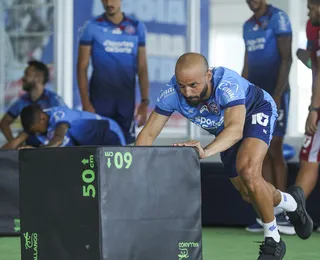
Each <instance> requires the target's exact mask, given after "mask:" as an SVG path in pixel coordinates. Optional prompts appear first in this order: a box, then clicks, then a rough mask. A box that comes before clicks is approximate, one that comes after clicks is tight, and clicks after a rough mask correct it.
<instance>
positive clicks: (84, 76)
mask: <svg viewBox="0 0 320 260" xmlns="http://www.w3.org/2000/svg"><path fill="white" fill-rule="evenodd" d="M92 40H93V37H92V35H91V30H90V22H88V23H86V24H85V25H84V27H83V28H82V32H81V35H80V44H79V52H78V62H77V79H78V86H79V93H80V97H81V102H82V109H83V110H86V111H89V112H93V113H94V112H95V109H94V107H93V105H92V104H91V101H90V98H89V93H88V89H89V84H88V67H89V63H90V57H91V44H92Z"/></svg>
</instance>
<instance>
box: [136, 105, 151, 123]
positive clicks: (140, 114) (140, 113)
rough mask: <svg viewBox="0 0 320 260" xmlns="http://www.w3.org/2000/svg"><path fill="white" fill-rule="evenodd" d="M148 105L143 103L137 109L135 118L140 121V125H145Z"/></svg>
mask: <svg viewBox="0 0 320 260" xmlns="http://www.w3.org/2000/svg"><path fill="white" fill-rule="evenodd" d="M147 113H148V106H147V105H146V104H144V103H141V104H140V105H139V107H138V109H137V112H136V115H135V118H136V120H137V121H138V127H141V126H143V125H144V124H145V123H146V121H147Z"/></svg>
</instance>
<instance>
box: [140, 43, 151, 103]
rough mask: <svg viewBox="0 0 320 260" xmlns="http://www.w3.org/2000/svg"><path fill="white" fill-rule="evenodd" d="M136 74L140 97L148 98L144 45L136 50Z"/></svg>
mask: <svg viewBox="0 0 320 260" xmlns="http://www.w3.org/2000/svg"><path fill="white" fill-rule="evenodd" d="M138 76H139V85H140V92H141V99H144V100H145V99H148V98H149V79H148V66H147V54H146V47H145V46H140V47H139V50H138Z"/></svg>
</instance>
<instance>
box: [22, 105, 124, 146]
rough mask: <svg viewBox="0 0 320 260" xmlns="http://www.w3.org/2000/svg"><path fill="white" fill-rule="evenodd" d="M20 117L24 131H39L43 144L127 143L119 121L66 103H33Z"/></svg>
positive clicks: (33, 132)
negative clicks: (66, 106) (72, 107)
mask: <svg viewBox="0 0 320 260" xmlns="http://www.w3.org/2000/svg"><path fill="white" fill-rule="evenodd" d="M20 117H21V123H22V126H23V128H24V131H25V132H26V133H28V134H33V135H36V136H37V137H38V138H39V140H40V141H41V142H42V143H43V145H42V146H41V147H57V146H66V145H70V144H68V142H72V143H73V144H74V145H76V146H82V145H114V146H118V145H121V146H124V145H126V143H125V138H124V135H123V132H122V129H121V128H120V127H119V125H118V124H117V123H116V122H115V121H114V120H112V119H109V118H105V117H101V116H99V115H97V114H94V113H90V112H86V111H79V110H73V109H69V108H65V107H54V108H51V109H45V110H43V109H42V108H41V107H40V106H38V105H31V106H28V107H25V108H24V109H23V110H22V112H21V114H20ZM44 136H46V137H44ZM24 148H28V147H24ZM29 148H30V146H29Z"/></svg>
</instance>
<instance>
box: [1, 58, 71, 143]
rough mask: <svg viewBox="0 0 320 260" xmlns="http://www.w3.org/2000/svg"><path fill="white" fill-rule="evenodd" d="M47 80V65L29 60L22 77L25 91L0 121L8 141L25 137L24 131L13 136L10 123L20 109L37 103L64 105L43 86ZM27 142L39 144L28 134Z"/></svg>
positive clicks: (53, 105)
mask: <svg viewBox="0 0 320 260" xmlns="http://www.w3.org/2000/svg"><path fill="white" fill-rule="evenodd" d="M48 81H49V70H48V67H47V66H46V65H45V64H44V63H42V62H40V61H30V62H29V63H28V67H27V68H26V69H25V71H24V75H23V77H22V88H23V90H24V91H26V93H25V94H24V95H22V96H20V97H19V98H18V99H17V100H16V101H15V102H14V103H13V104H12V105H11V106H10V107H9V109H8V110H7V112H6V114H5V115H4V117H3V118H2V119H1V122H0V129H1V131H2V133H3V135H4V136H5V137H6V139H7V141H8V142H11V141H13V140H15V142H16V141H18V142H20V141H19V140H22V139H25V137H26V133H24V132H21V133H20V134H19V135H18V136H17V137H16V138H14V137H13V135H12V131H11V129H10V125H11V124H12V123H13V122H14V121H15V120H16V119H17V118H18V116H19V114H20V113H21V111H22V109H23V108H24V107H26V106H28V105H31V104H38V105H40V106H41V107H42V108H51V107H55V106H66V104H65V103H64V101H63V100H62V98H60V97H59V96H58V94H56V93H55V92H53V91H50V90H49V89H46V88H45V85H46V84H47V83H48ZM27 144H29V145H33V146H37V145H39V143H38V141H37V139H35V138H34V137H32V136H30V137H29V138H28V139H27ZM3 148H6V149H10V148H12V147H10V145H8V143H7V144H5V145H4V146H3Z"/></svg>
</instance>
